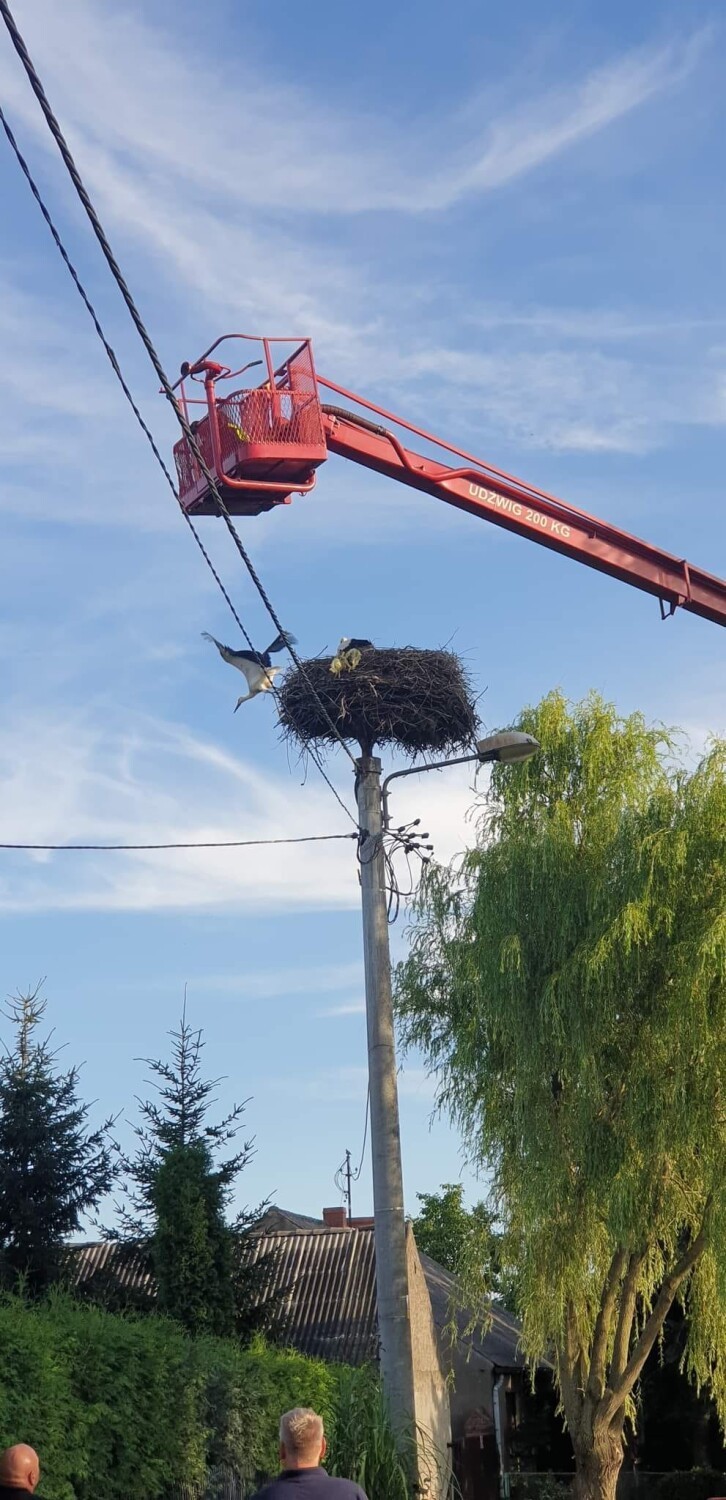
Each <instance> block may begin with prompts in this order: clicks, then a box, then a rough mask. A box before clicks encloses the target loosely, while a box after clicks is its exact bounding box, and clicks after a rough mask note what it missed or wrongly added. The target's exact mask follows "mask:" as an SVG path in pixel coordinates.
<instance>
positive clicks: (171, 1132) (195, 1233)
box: [120, 1011, 263, 1337]
mask: <svg viewBox="0 0 726 1500" xmlns="http://www.w3.org/2000/svg"><path fill="white" fill-rule="evenodd" d="M170 1035H171V1039H172V1047H171V1057H170V1058H169V1060H164V1059H161V1058H145V1059H144V1061H145V1062H146V1064H147V1066H148V1067H149V1068H150V1069H151V1075H152V1077H151V1083H152V1086H153V1088H154V1089H155V1090H156V1094H157V1097H156V1098H151V1099H146V1100H139V1101H138V1104H139V1112H140V1116H141V1118H140V1123H139V1124H138V1125H137V1126H136V1127H135V1134H136V1139H137V1148H136V1152H135V1154H134V1155H133V1156H131V1157H126V1158H122V1162H123V1168H124V1171H125V1176H126V1180H127V1201H126V1204H125V1205H124V1206H123V1207H122V1208H121V1210H120V1220H121V1226H122V1235H123V1237H124V1238H125V1239H126V1240H131V1241H135V1242H137V1243H138V1242H139V1241H145V1242H146V1243H147V1244H148V1245H149V1253H150V1263H151V1270H152V1271H153V1275H154V1279H155V1281H156V1285H157V1306H158V1308H159V1311H161V1312H164V1313H166V1314H168V1315H169V1316H170V1317H173V1318H176V1319H177V1321H178V1322H180V1323H182V1324H183V1325H184V1327H185V1328H186V1329H187V1330H188V1331H189V1332H190V1333H193V1334H197V1333H215V1334H220V1335H227V1334H232V1333H234V1332H237V1333H239V1334H241V1335H242V1336H243V1337H244V1336H248V1335H250V1334H251V1333H252V1332H253V1331H254V1330H255V1329H256V1328H257V1327H259V1326H260V1324H261V1322H262V1321H263V1311H262V1306H261V1302H262V1298H261V1283H262V1279H263V1270H262V1266H261V1265H258V1266H254V1267H251V1266H249V1265H248V1264H247V1263H246V1260H245V1257H244V1255H243V1254H242V1250H243V1244H242V1241H243V1237H244V1235H245V1233H246V1232H248V1231H249V1230H250V1228H251V1227H252V1225H253V1224H254V1223H255V1221H256V1219H257V1218H258V1216H259V1212H260V1210H257V1212H256V1213H253V1214H250V1213H249V1212H248V1211H247V1210H243V1211H242V1212H241V1213H238V1214H237V1215H236V1217H234V1218H233V1219H232V1220H231V1221H228V1219H227V1210H228V1207H229V1202H230V1198H231V1195H232V1191H233V1188H234V1185H235V1183H236V1181H237V1178H238V1177H239V1175H240V1173H241V1172H242V1171H244V1168H245V1167H246V1166H247V1165H248V1164H249V1162H250V1160H251V1158H252V1155H253V1153H254V1141H253V1140H251V1139H250V1140H246V1141H244V1142H243V1144H242V1145H241V1148H240V1149H239V1150H237V1151H233V1152H232V1154H231V1155H229V1156H227V1157H226V1158H224V1159H222V1160H220V1159H219V1158H220V1153H221V1152H222V1151H223V1149H224V1147H225V1145H228V1144H229V1143H231V1142H232V1141H234V1140H235V1139H236V1137H237V1136H238V1134H239V1131H240V1128H241V1121H242V1118H243V1116H244V1113H245V1109H246V1104H247V1101H245V1102H244V1103H242V1104H237V1105H235V1107H234V1109H233V1110H232V1111H231V1112H230V1114H229V1115H227V1116H226V1117H225V1118H224V1119H222V1120H221V1121H219V1122H218V1123H216V1124H213V1123H210V1121H209V1118H208V1116H209V1112H210V1110H211V1109H212V1107H213V1105H214V1103H215V1101H216V1090H217V1087H218V1085H219V1083H220V1082H221V1079H218V1078H217V1079H205V1078H204V1077H203V1074H202V1052H203V1049H204V1042H203V1040H202V1032H201V1031H195V1030H194V1029H193V1027H192V1026H190V1025H189V1023H188V1021H187V1019H186V1011H185V1012H184V1014H183V1015H182V1019H181V1022H180V1024H179V1027H178V1029H177V1030H175V1031H172V1032H171V1033H170Z"/></svg>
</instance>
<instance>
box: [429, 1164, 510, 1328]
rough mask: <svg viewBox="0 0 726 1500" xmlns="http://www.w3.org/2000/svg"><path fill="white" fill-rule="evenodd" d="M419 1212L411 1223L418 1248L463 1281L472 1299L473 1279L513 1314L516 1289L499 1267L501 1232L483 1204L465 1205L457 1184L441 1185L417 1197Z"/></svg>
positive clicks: (460, 1186) (506, 1269) (500, 1263)
mask: <svg viewBox="0 0 726 1500" xmlns="http://www.w3.org/2000/svg"><path fill="white" fill-rule="evenodd" d="M416 1196H417V1198H418V1201H419V1203H420V1204H421V1212H420V1213H419V1214H418V1216H417V1217H416V1218H415V1219H414V1221H413V1228H414V1234H415V1236H416V1244H417V1245H418V1247H419V1250H423V1252H424V1254H425V1255H430V1256H431V1258H432V1260H435V1261H438V1263H439V1265H440V1266H443V1267H444V1269H445V1270H447V1271H450V1272H451V1274H452V1276H459V1277H464V1278H465V1279H466V1282H467V1286H468V1290H469V1295H471V1290H472V1281H473V1278H474V1277H475V1276H476V1278H477V1281H478V1285H479V1290H480V1292H481V1295H482V1297H483V1298H487V1299H488V1298H489V1297H491V1298H492V1300H493V1301H495V1302H497V1303H499V1305H500V1306H503V1307H507V1308H509V1309H511V1311H513V1312H514V1311H516V1288H515V1282H514V1277H513V1275H512V1273H511V1270H510V1268H509V1267H504V1266H503V1265H502V1254H501V1234H500V1233H499V1232H498V1230H497V1229H496V1227H495V1225H496V1221H495V1217H494V1214H493V1213H492V1210H491V1209H490V1208H488V1207H487V1205H486V1203H475V1204H474V1207H473V1208H471V1209H467V1208H465V1206H464V1189H463V1187H462V1185H461V1183H460V1182H445V1183H443V1185H442V1187H441V1191H440V1192H439V1193H417V1194H416Z"/></svg>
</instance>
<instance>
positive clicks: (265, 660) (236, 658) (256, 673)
mask: <svg viewBox="0 0 726 1500" xmlns="http://www.w3.org/2000/svg"><path fill="white" fill-rule="evenodd" d="M202 636H203V638H204V640H205V641H211V642H212V645H213V646H216V647H217V650H218V652H219V654H220V656H221V658H222V661H226V662H227V664H228V665H229V666H230V667H236V668H237V671H238V672H241V673H242V675H243V677H245V678H246V679H247V686H248V688H249V692H248V693H245V695H244V697H242V698H238V699H237V702H236V703H235V706H234V711H235V713H236V712H237V709H238V708H239V706H240V704H241V703H249V701H250V698H256V697H257V695H258V693H269V691H270V688H271V687H273V686H274V683H275V678H276V677H277V675H278V673H279V672H281V671H282V667H273V665H272V658H273V656H274V655H275V653H276V652H278V651H284V650H285V647H286V646H296V645H297V639H296V637H295V636H294V635H290V632H289V631H287V630H283V631H282V634H281V635H276V636H275V639H274V641H272V642H271V644H270V645H269V646H268V647H267V650H266V651H233V650H232V647H231V646H223V645H222V642H221V641H218V640H217V638H216V636H214V635H210V634H209V631H207V630H203V631H202Z"/></svg>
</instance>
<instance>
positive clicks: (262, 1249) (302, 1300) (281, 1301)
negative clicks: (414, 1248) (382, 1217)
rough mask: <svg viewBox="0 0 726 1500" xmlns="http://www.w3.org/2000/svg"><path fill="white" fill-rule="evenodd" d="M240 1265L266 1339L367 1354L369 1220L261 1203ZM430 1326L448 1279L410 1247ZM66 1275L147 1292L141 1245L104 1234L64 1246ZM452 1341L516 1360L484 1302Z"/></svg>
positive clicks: (374, 1337)
mask: <svg viewBox="0 0 726 1500" xmlns="http://www.w3.org/2000/svg"><path fill="white" fill-rule="evenodd" d="M243 1253H244V1256H245V1259H246V1260H247V1262H248V1264H256V1263H258V1262H260V1261H262V1262H264V1263H265V1274H264V1275H263V1280H262V1287H261V1291H260V1297H261V1299H262V1300H264V1302H265V1303H268V1302H269V1305H270V1307H271V1309H272V1325H271V1328H270V1336H271V1337H272V1338H273V1339H274V1340H275V1342H277V1343H280V1344H285V1345H288V1346H289V1347H292V1348H295V1349H298V1350H300V1352H301V1353H302V1354H308V1355H311V1356H313V1357H315V1358H317V1359H324V1360H328V1361H336V1362H340V1363H345V1364H352V1365H361V1364H365V1363H367V1362H369V1361H373V1360H375V1359H377V1355H378V1330H377V1316H376V1282H375V1274H376V1263H375V1241H374V1235H373V1230H372V1227H371V1226H370V1225H364V1226H361V1227H351V1226H347V1227H346V1228H340V1229H332V1228H329V1227H328V1226H327V1225H326V1224H324V1223H323V1222H322V1221H321V1220H316V1219H310V1218H309V1217H308V1216H307V1215H304V1214H295V1213H291V1212H289V1211H288V1210H286V1209H279V1208H273V1209H269V1210H268V1211H267V1212H266V1213H265V1215H264V1216H263V1219H262V1221H261V1224H260V1231H258V1232H255V1233H254V1234H252V1235H250V1236H249V1237H246V1238H245V1241H244V1252H243ZM419 1255H420V1260H421V1267H422V1270H423V1273H424V1277H425V1280H426V1284H427V1287H428V1291H429V1296H430V1299H431V1309H432V1313H433V1318H434V1323H435V1325H436V1327H437V1329H438V1331H439V1333H443V1330H444V1329H445V1328H446V1327H447V1325H448V1324H449V1322H450V1309H451V1306H452V1294H453V1293H454V1292H455V1289H456V1283H455V1280H454V1278H453V1276H451V1275H450V1274H449V1272H448V1271H445V1270H444V1268H443V1266H440V1265H438V1264H437V1262H436V1261H434V1260H431V1258H430V1257H429V1256H428V1255H423V1254H421V1253H420V1252H419ZM73 1260H74V1272H75V1274H74V1277H73V1279H74V1282H75V1283H76V1284H77V1285H78V1286H86V1287H88V1286H89V1285H90V1283H91V1282H92V1281H93V1280H97V1281H99V1282H103V1281H108V1279H109V1278H110V1279H111V1280H113V1281H114V1282H115V1283H116V1284H117V1285H118V1286H119V1287H121V1288H123V1289H125V1290H128V1291H135V1292H140V1293H142V1294H143V1293H146V1294H148V1295H149V1296H154V1295H155V1288H154V1285H153V1279H152V1277H151V1276H150V1274H149V1269H148V1262H147V1261H146V1259H145V1257H144V1253H143V1250H142V1249H141V1248H136V1247H133V1246H132V1247H129V1246H125V1245H119V1244H116V1243H114V1242H111V1243H108V1242H106V1243H102V1244H88V1245H80V1246H78V1248H77V1250H76V1251H75V1252H74V1256H73ZM458 1321H459V1328H460V1333H461V1343H462V1344H463V1345H466V1346H467V1347H468V1348H469V1349H470V1351H471V1354H472V1355H473V1357H474V1358H476V1359H477V1360H478V1361H480V1362H483V1363H485V1364H488V1365H490V1366H496V1367H497V1368H499V1369H503V1370H512V1369H521V1368H522V1366H523V1365H524V1357H523V1355H522V1352H521V1350H520V1348H519V1336H520V1328H519V1324H518V1323H517V1320H516V1319H515V1318H513V1317H512V1316H511V1315H510V1314H508V1313H504V1312H503V1311H501V1310H500V1309H494V1310H493V1311H492V1314H491V1323H490V1325H489V1327H488V1328H487V1331H486V1332H485V1333H480V1334H477V1335H474V1336H471V1335H469V1334H468V1333H467V1332H466V1321H467V1320H466V1317H465V1315H464V1314H461V1315H459V1318H458Z"/></svg>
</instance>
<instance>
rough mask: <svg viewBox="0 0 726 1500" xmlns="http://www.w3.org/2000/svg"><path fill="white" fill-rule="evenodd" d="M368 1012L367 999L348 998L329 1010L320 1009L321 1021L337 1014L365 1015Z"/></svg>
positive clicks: (331, 1018)
mask: <svg viewBox="0 0 726 1500" xmlns="http://www.w3.org/2000/svg"><path fill="white" fill-rule="evenodd" d="M365 1013H366V1003H365V1000H348V1001H346V1002H344V1004H342V1005H331V1006H329V1007H328V1009H327V1010H320V1011H318V1017H319V1019H320V1020H321V1021H323V1020H333V1019H335V1018H336V1017H337V1016H364V1015H365Z"/></svg>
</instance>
